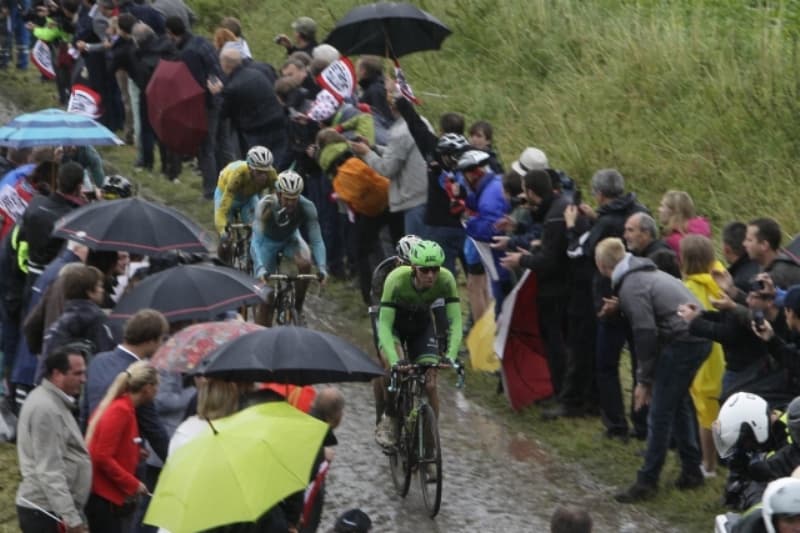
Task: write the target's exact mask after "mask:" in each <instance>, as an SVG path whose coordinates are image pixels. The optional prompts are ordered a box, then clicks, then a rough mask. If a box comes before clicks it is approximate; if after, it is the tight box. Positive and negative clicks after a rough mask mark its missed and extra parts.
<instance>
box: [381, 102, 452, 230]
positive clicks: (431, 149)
mask: <svg viewBox="0 0 800 533" xmlns="http://www.w3.org/2000/svg"><path fill="white" fill-rule="evenodd" d="M395 106H397V111H398V112H399V113H400V116H402V117H403V120H405V121H406V124H408V130H409V131H410V132H411V136H412V137H414V142H415V143H416V144H417V148H418V149H419V153H420V154H422V157H423V158H424V159H425V161H426V162H427V164H428V201H427V202H426V204H425V224H427V225H429V226H437V227H441V226H445V227H451V228H461V222H460V221H459V219H458V217H457V216H453V215H452V214H450V198H449V197H448V196H447V193H446V192H445V191H444V189H443V188H442V186H441V185H440V184H439V176H440V175H441V174H442V170H444V165H443V164H442V161H441V159H440V158H439V154H438V153H437V150H436V145H437V144H438V142H439V138H438V137H437V136H436V134H434V133H433V132H432V131H431V130H430V129H429V128H428V125H427V124H425V121H423V120H422V118H421V117H420V116H419V114H417V110H416V109H414V104H412V103H411V102H409V101H408V100H406V99H405V98H399V99H397V100H396V101H395Z"/></svg>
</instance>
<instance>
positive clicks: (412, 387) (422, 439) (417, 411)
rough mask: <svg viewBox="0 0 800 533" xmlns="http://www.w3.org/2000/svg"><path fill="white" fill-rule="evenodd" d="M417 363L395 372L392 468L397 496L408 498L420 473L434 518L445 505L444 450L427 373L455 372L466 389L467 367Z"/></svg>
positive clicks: (430, 360)
mask: <svg viewBox="0 0 800 533" xmlns="http://www.w3.org/2000/svg"><path fill="white" fill-rule="evenodd" d="M418 361H419V362H416V363H399V364H397V365H395V366H394V367H393V368H392V372H391V381H390V383H389V392H396V393H397V394H396V395H395V406H396V407H395V409H396V413H397V416H396V417H395V418H394V420H395V430H394V434H395V435H396V436H397V441H396V445H395V446H394V448H393V449H392V450H389V451H388V452H387V454H388V455H389V466H390V468H391V471H392V480H393V482H394V486H395V489H396V490H397V492H398V494H399V495H400V496H402V497H405V496H406V495H407V494H408V490H409V487H410V485H411V474H412V472H413V471H414V470H416V471H417V477H418V479H419V486H420V491H421V492H422V501H423V503H424V504H425V508H426V509H427V511H428V515H429V516H430V517H431V518H433V517H434V516H436V514H437V513H438V512H439V507H440V506H441V503H442V477H443V476H442V449H441V445H440V442H439V428H438V424H437V421H436V414H435V413H434V411H433V407H431V405H430V404H429V403H428V395H427V393H426V390H425V382H426V381H427V376H428V370H429V369H432V368H455V369H456V371H457V372H458V381H457V382H456V387H458V388H461V387H463V386H464V367H463V366H462V365H460V364H458V363H455V364H453V363H451V362H450V361H446V360H444V359H440V358H439V357H438V356H426V357H422V358H420V359H418Z"/></svg>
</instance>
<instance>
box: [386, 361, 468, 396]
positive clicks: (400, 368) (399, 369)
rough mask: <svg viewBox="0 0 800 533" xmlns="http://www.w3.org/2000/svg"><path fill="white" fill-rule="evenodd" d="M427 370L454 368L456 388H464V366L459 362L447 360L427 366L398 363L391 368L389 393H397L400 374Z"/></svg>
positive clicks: (405, 362)
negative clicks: (456, 376)
mask: <svg viewBox="0 0 800 533" xmlns="http://www.w3.org/2000/svg"><path fill="white" fill-rule="evenodd" d="M429 368H454V369H455V370H456V373H457V375H458V378H457V379H456V388H457V389H462V388H464V379H465V372H464V365H463V364H461V363H460V362H459V361H455V362H450V361H449V360H446V361H440V362H438V363H436V364H432V365H427V364H417V363H409V362H407V361H399V362H397V363H396V364H395V365H393V366H392V369H391V372H390V376H389V377H390V381H389V392H396V391H397V377H398V375H400V374H408V373H410V372H414V371H416V370H420V369H423V370H427V369H429Z"/></svg>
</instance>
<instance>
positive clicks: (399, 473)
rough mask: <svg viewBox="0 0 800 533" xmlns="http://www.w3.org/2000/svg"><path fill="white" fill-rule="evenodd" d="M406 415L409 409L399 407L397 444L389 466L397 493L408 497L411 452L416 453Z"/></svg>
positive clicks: (396, 418) (395, 421) (396, 419)
mask: <svg viewBox="0 0 800 533" xmlns="http://www.w3.org/2000/svg"><path fill="white" fill-rule="evenodd" d="M398 403H399V402H398ZM406 416H408V409H404V408H400V409H398V412H397V416H396V417H395V418H394V423H395V435H397V444H396V445H395V448H394V450H393V451H392V452H391V453H390V454H389V467H390V468H391V471H392V481H393V482H394V488H395V490H396V491H397V494H399V495H400V496H401V497H403V498H405V497H406V495H407V494H408V489H409V488H410V487H411V462H412V461H411V454H413V453H414V450H413V446H414V445H413V441H412V440H411V435H409V433H408V431H407V430H406V424H405V419H406Z"/></svg>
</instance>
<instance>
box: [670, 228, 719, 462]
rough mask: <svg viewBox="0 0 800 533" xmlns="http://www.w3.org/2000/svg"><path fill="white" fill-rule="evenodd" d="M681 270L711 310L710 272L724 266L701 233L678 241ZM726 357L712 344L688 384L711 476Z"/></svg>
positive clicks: (714, 287)
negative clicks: (712, 428) (690, 382)
mask: <svg viewBox="0 0 800 533" xmlns="http://www.w3.org/2000/svg"><path fill="white" fill-rule="evenodd" d="M680 246H681V248H680V249H681V255H680V257H681V272H682V274H683V283H684V284H685V285H686V287H687V288H688V289H689V290H690V291H691V292H692V294H694V295H695V296H696V297H697V299H698V300H699V301H700V303H701V304H702V305H703V309H704V310H713V307H712V306H711V301H710V299H711V298H721V297H722V294H723V293H722V289H720V288H719V286H718V285H717V283H716V282H715V281H714V278H713V277H712V276H711V272H712V271H714V270H721V271H724V270H725V267H724V266H723V265H722V264H721V263H720V262H719V261H717V259H716V257H715V256H714V245H713V243H712V242H711V240H710V239H708V238H707V237H704V236H702V235H687V236H686V237H684V238H683V239H682V240H681V244H680ZM724 372H725V356H724V354H723V352H722V346H721V345H720V344H719V343H716V342H715V343H714V344H712V345H711V351H710V352H709V354H708V357H707V358H706V360H705V362H703V364H702V365H701V366H700V368H699V369H698V370H697V374H695V377H694V380H693V381H692V384H691V386H690V387H689V394H690V395H691V397H692V402H694V409H695V412H696V413H697V423H698V425H699V426H700V449H701V450H702V453H703V462H702V464H701V468H702V471H703V476H704V477H713V476H715V475H716V469H717V450H716V448H715V447H714V439H713V436H712V433H711V424H712V423H713V422H714V420H716V419H717V415H719V398H720V396H721V394H722V375H723V373H724Z"/></svg>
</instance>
